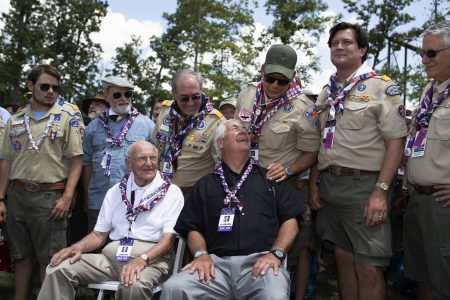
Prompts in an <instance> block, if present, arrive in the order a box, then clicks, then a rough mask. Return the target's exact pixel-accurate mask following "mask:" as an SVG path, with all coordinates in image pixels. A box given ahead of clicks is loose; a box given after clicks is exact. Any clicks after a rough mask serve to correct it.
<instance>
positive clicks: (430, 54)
mask: <svg viewBox="0 0 450 300" xmlns="http://www.w3.org/2000/svg"><path fill="white" fill-rule="evenodd" d="M447 49H450V47H447V48H443V49H439V50H427V51H425V50H420V52H419V55H420V57H424V56H425V55H426V56H427V57H429V58H433V57H436V55H437V54H438V52H441V51H444V50H447Z"/></svg>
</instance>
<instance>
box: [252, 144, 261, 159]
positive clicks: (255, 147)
mask: <svg viewBox="0 0 450 300" xmlns="http://www.w3.org/2000/svg"><path fill="white" fill-rule="evenodd" d="M250 157H251V158H253V159H254V160H255V161H256V162H258V157H259V149H258V143H252V145H251V147H250Z"/></svg>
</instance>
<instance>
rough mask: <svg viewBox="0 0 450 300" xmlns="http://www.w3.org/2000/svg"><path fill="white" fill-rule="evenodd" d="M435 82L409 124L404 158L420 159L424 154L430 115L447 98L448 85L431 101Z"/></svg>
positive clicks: (449, 88)
mask: <svg viewBox="0 0 450 300" xmlns="http://www.w3.org/2000/svg"><path fill="white" fill-rule="evenodd" d="M436 83H437V82H436V80H433V81H432V83H431V86H430V88H429V89H428V91H427V92H426V93H425V96H424V97H423V100H422V102H421V103H420V105H419V107H417V109H416V110H415V112H414V118H413V122H412V124H411V133H410V134H409V136H408V139H407V142H406V144H405V151H404V153H405V156H411V157H420V156H423V155H424V154H425V146H426V142H427V132H428V125H429V123H430V119H431V115H432V114H433V112H434V110H435V109H436V107H438V106H439V105H441V103H442V101H444V99H445V98H447V97H448V95H449V93H450V84H449V85H447V87H446V88H445V90H444V91H442V93H440V94H439V96H438V97H437V99H436V101H433V93H434V86H435V85H436Z"/></svg>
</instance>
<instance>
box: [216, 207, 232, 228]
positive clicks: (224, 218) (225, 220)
mask: <svg viewBox="0 0 450 300" xmlns="http://www.w3.org/2000/svg"><path fill="white" fill-rule="evenodd" d="M235 211H236V208H235V207H225V208H222V212H221V213H220V218H219V226H218V227H217V231H231V230H232V229H233V221H234V213H235Z"/></svg>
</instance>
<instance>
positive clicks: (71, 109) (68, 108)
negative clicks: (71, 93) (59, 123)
mask: <svg viewBox="0 0 450 300" xmlns="http://www.w3.org/2000/svg"><path fill="white" fill-rule="evenodd" d="M61 109H62V110H63V111H65V112H68V113H69V115H71V116H74V115H76V114H77V113H79V112H80V109H79V108H78V106H76V105H75V104H72V103H69V102H64V104H63V105H62V106H61Z"/></svg>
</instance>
